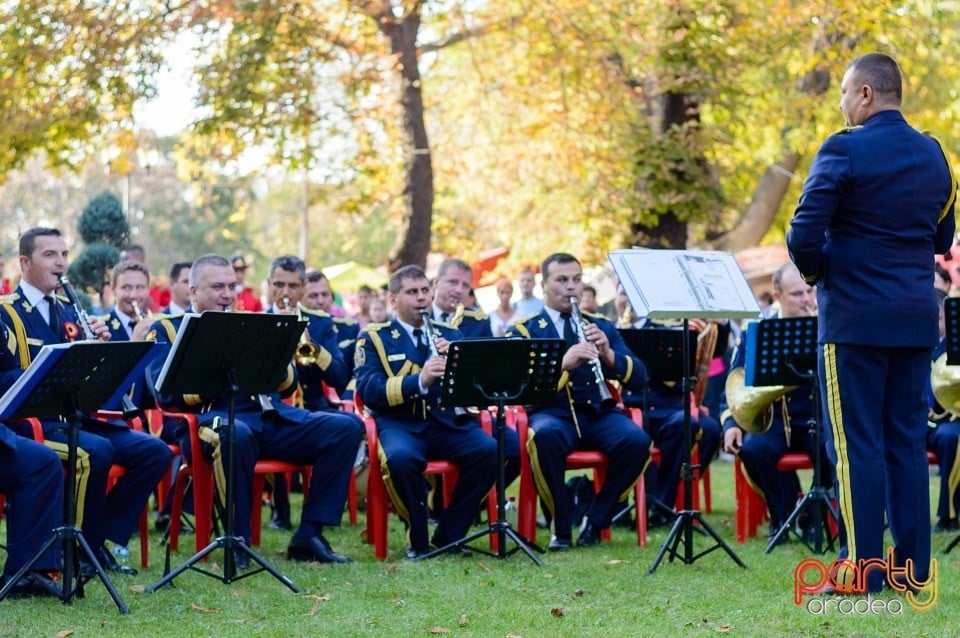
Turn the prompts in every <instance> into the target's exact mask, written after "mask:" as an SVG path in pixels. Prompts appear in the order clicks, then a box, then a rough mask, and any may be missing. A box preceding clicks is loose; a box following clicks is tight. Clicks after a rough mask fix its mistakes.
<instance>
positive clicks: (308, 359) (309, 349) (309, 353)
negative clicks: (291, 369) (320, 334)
mask: <svg viewBox="0 0 960 638" xmlns="http://www.w3.org/2000/svg"><path fill="white" fill-rule="evenodd" d="M301 319H302V317H301ZM309 327H310V324H307V325H305V326H304V327H303V332H302V333H301V334H300V343H298V344H297V349H296V350H294V351H293V361H294V362H295V363H296V364H297V365H298V366H303V367H305V368H309V367H311V366H315V365H317V360H318V359H319V358H320V347H319V346H317V344H315V343H314V342H313V341H311V340H310V330H309Z"/></svg>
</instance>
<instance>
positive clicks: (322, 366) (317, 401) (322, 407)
mask: <svg viewBox="0 0 960 638" xmlns="http://www.w3.org/2000/svg"><path fill="white" fill-rule="evenodd" d="M268 281H269V282H270V292H271V294H272V296H273V300H274V301H273V303H272V304H271V305H270V307H269V308H268V312H276V313H280V314H297V315H299V317H300V319H301V320H303V321H306V322H307V327H306V331H305V332H304V334H303V337H302V338H301V340H300V345H299V346H298V349H297V355H296V357H294V363H296V366H297V378H298V379H299V381H300V386H299V387H300V397H301V400H302V404H303V407H304V408H305V409H307V410H309V411H311V412H316V411H322V412H326V413H328V418H329V419H332V420H337V421H343V422H346V423H353V424H354V427H356V428H357V431H358V432H359V433H360V437H361V439H362V438H363V435H364V430H363V421H361V420H360V418H359V417H358V416H356V415H355V414H351V413H349V412H343V411H341V410H339V409H338V408H337V407H336V406H333V405H331V404H330V402H329V401H328V400H327V395H326V392H324V387H323V386H324V384H326V385H327V386H329V387H331V388H333V389H334V390H335V391H336V393H337V395H338V396H342V395H343V394H344V391H345V390H346V388H347V383H348V381H349V380H350V375H351V374H352V369H351V366H348V365H347V363H346V361H345V360H344V358H343V351H342V350H341V349H340V345H339V343H338V333H337V328H336V325H335V324H334V319H333V317H331V316H330V315H329V314H327V313H326V312H325V311H323V310H311V309H309V308H306V307H305V306H303V304H302V303H301V299H302V298H303V294H304V285H305V283H306V265H305V264H304V263H303V260H302V259H300V258H299V257H297V256H295V255H285V256H283V257H277V258H276V259H274V260H273V262H272V263H271V264H270V274H269V278H268ZM354 324H355V325H356V322H354ZM273 479H274V480H273V498H272V499H271V506H272V513H271V516H270V527H271V528H274V529H292V524H291V522H290V498H289V496H288V493H287V487H288V486H287V481H286V478H285V477H284V475H283V474H275V475H274V477H273Z"/></svg>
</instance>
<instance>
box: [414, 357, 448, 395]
mask: <svg viewBox="0 0 960 638" xmlns="http://www.w3.org/2000/svg"><path fill="white" fill-rule="evenodd" d="M446 367H447V359H446V358H445V357H430V358H429V359H427V362H426V363H424V364H423V368H422V369H421V370H420V385H422V386H423V387H425V388H429V387H430V386H431V385H432V384H433V382H434V381H436V380H437V379H439V378H440V377H442V376H443V371H444V369H445V368H446Z"/></svg>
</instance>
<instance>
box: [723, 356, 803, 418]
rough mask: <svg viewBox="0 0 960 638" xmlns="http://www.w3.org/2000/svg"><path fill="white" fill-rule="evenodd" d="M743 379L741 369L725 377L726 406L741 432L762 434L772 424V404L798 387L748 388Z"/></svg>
mask: <svg viewBox="0 0 960 638" xmlns="http://www.w3.org/2000/svg"><path fill="white" fill-rule="evenodd" d="M745 377H746V372H745V371H744V369H743V368H735V369H733V370H731V371H730V373H729V374H728V375H727V383H726V386H725V390H726V393H727V405H728V406H729V408H730V413H731V414H732V415H733V420H734V421H736V422H737V425H739V426H740V429H741V430H743V431H744V432H749V433H750V434H762V433H764V432H766V431H767V430H769V429H770V426H771V425H772V424H773V402H774V401H776V400H777V399H779V398H780V397H782V396H783V395H785V394H787V393H788V392H792V391H793V390H796V389H797V388H798V387H799V386H795V385H792V386H788V385H768V386H748V385H746V382H745Z"/></svg>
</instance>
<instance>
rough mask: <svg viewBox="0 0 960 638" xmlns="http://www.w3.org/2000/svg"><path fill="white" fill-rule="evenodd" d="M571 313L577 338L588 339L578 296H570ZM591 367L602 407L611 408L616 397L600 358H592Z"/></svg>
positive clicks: (614, 403)
mask: <svg viewBox="0 0 960 638" xmlns="http://www.w3.org/2000/svg"><path fill="white" fill-rule="evenodd" d="M570 314H571V316H572V318H573V323H574V326H576V329H577V339H579V340H580V341H586V340H587V337H586V333H585V332H584V331H585V329H586V323H584V320H583V315H582V314H581V313H580V303H579V302H578V301H577V298H576V297H570ZM589 363H590V369H591V370H593V378H594V380H595V381H596V382H597V390H599V391H600V407H601V408H610V407H613V406H614V405H616V403H617V402H616V399H614V398H613V395H612V394H610V389H609V388H608V387H607V382H606V380H605V379H604V378H603V368H602V367H601V365H602V364H601V363H600V358H599V357H594V358H593V359H590V362H589Z"/></svg>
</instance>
